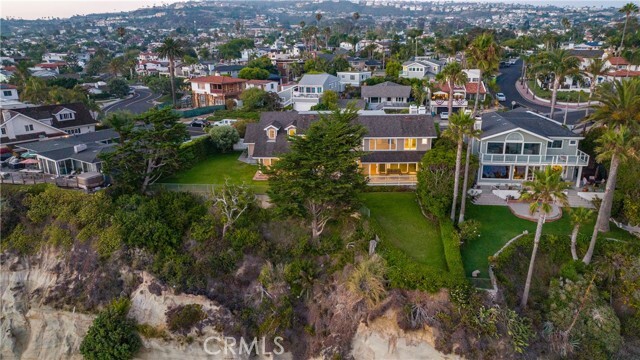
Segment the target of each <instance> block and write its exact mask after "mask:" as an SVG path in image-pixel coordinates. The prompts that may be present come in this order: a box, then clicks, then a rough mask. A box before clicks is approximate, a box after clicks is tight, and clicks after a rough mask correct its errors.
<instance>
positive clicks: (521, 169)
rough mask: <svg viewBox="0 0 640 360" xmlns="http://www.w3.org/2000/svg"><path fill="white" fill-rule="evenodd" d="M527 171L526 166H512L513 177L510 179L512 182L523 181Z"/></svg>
mask: <svg viewBox="0 0 640 360" xmlns="http://www.w3.org/2000/svg"><path fill="white" fill-rule="evenodd" d="M526 171H527V167H526V166H514V167H513V176H512V177H511V178H512V179H513V180H524V175H525V173H526Z"/></svg>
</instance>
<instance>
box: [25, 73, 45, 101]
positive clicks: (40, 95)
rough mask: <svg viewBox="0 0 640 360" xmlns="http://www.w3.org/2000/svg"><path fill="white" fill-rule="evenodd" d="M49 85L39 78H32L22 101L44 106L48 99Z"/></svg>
mask: <svg viewBox="0 0 640 360" xmlns="http://www.w3.org/2000/svg"><path fill="white" fill-rule="evenodd" d="M48 91H49V89H48V88H47V84H46V83H45V81H44V80H42V79H40V78H38V77H30V78H28V80H27V83H26V84H25V86H24V89H23V91H22V94H20V100H22V101H27V102H30V103H32V104H43V103H45V102H46V101H47V98H48V96H49V95H48Z"/></svg>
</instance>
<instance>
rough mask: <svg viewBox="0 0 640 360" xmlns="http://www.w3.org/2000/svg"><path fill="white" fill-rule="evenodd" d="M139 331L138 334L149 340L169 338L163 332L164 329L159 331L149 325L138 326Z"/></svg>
mask: <svg viewBox="0 0 640 360" xmlns="http://www.w3.org/2000/svg"><path fill="white" fill-rule="evenodd" d="M136 328H137V330H138V333H139V334H140V335H141V336H142V337H144V338H147V339H165V338H167V333H166V332H165V331H164V330H162V329H158V328H156V327H154V326H151V325H149V324H138V326H137V327H136Z"/></svg>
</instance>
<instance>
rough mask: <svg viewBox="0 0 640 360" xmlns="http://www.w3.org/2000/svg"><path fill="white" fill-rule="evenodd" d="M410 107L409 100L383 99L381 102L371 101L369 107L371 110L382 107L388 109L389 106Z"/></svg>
mask: <svg viewBox="0 0 640 360" xmlns="http://www.w3.org/2000/svg"><path fill="white" fill-rule="evenodd" d="M408 107H409V103H408V102H395V101H383V102H379V103H369V109H371V110H380V109H388V108H394V109H402V108H408Z"/></svg>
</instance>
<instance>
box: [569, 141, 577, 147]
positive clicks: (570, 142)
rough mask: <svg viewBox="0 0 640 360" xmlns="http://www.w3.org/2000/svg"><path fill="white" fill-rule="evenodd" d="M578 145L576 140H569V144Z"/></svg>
mask: <svg viewBox="0 0 640 360" xmlns="http://www.w3.org/2000/svg"><path fill="white" fill-rule="evenodd" d="M576 145H578V140H569V146H576Z"/></svg>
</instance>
